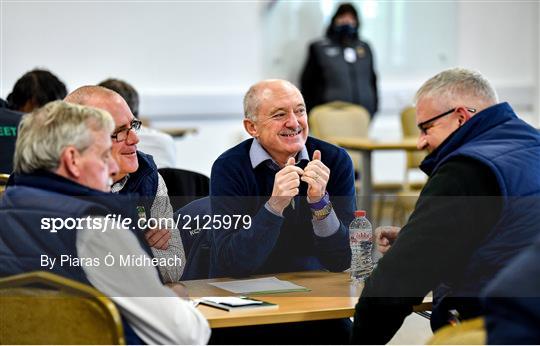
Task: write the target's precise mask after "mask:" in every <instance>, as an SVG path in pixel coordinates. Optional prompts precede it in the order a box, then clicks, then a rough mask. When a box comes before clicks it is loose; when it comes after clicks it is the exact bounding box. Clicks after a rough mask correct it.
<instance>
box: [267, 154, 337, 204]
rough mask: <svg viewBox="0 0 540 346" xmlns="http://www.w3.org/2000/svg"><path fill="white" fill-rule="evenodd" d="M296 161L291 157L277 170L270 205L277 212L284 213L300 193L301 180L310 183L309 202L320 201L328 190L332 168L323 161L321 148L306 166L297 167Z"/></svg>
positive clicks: (308, 190)
mask: <svg viewBox="0 0 540 346" xmlns="http://www.w3.org/2000/svg"><path fill="white" fill-rule="evenodd" d="M295 163H296V162H295V160H294V157H290V158H289V160H288V161H287V164H286V165H285V167H283V168H282V169H281V170H280V171H279V172H277V173H276V176H275V178H274V188H273V190H272V196H271V197H270V199H269V200H268V205H269V206H270V208H271V209H272V210H273V211H275V212H276V213H279V214H283V210H285V208H287V206H288V205H289V204H290V203H291V200H292V199H293V198H294V197H295V196H296V195H298V193H299V192H300V189H299V187H300V181H303V182H306V183H307V184H308V189H307V199H308V202H309V203H316V202H318V201H320V200H321V198H323V196H324V194H325V192H326V184H327V183H328V179H329V178H330V169H329V168H328V167H326V166H325V165H324V163H322V161H321V152H320V151H319V150H315V152H314V153H313V158H312V160H311V161H310V162H309V163H308V164H307V166H306V168H304V169H302V168H300V167H296V166H295Z"/></svg>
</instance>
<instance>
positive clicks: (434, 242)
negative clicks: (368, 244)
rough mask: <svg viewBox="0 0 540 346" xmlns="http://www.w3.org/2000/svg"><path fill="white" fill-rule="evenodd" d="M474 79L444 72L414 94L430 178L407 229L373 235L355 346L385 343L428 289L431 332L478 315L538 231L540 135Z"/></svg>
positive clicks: (465, 73)
mask: <svg viewBox="0 0 540 346" xmlns="http://www.w3.org/2000/svg"><path fill="white" fill-rule="evenodd" d="M498 102H499V101H498V98H497V94H496V93H495V90H494V89H493V88H492V87H491V85H490V84H489V82H488V81H487V80H486V79H485V78H484V77H483V76H481V75H480V74H479V73H477V72H474V71H469V70H465V69H460V68H455V69H450V70H446V71H443V72H441V73H439V74H437V75H436V76H434V77H433V78H431V79H430V80H428V81H427V82H426V83H424V85H423V86H422V87H421V88H420V90H419V91H418V92H417V94H416V112H417V115H416V123H417V125H418V127H419V129H420V131H421V133H420V136H419V138H418V148H419V149H426V150H428V151H429V153H430V154H429V155H428V156H427V157H426V158H425V160H424V161H423V162H422V164H421V166H420V168H421V169H422V170H423V171H424V172H425V173H426V174H427V175H428V176H429V180H428V181H427V183H426V186H425V187H424V189H423V190H422V193H421V194H420V198H419V199H418V202H417V204H416V207H415V210H414V211H413V213H412V215H411V216H410V218H409V220H408V222H407V224H406V225H405V226H404V227H403V228H402V229H401V231H399V233H397V232H393V233H392V232H391V231H390V232H388V233H385V232H384V231H379V230H376V240H377V243H378V244H377V245H378V247H379V249H381V250H383V251H384V253H385V254H384V256H383V257H382V258H381V260H380V261H379V263H378V266H377V268H376V269H375V270H374V271H373V273H372V274H371V276H370V278H368V280H367V281H366V283H365V287H364V289H363V291H362V295H361V297H360V299H359V301H358V304H357V305H356V314H355V319H354V327H353V333H352V340H351V341H352V343H354V344H363V343H368V344H384V343H387V342H388V341H390V339H391V338H392V336H393V335H394V333H395V332H396V331H397V330H398V329H399V327H400V326H401V324H402V322H403V319H404V318H405V317H406V316H407V315H409V314H410V313H411V312H412V309H413V306H414V305H417V304H420V303H421V302H422V300H423V297H424V296H425V295H426V294H427V293H428V292H429V291H433V297H434V299H433V313H432V315H431V327H432V329H434V330H436V329H438V328H440V327H441V326H443V325H445V324H454V323H459V320H462V319H470V318H473V317H476V316H479V315H483V314H484V310H483V308H482V306H481V304H480V300H479V296H480V293H481V291H482V290H483V289H484V287H485V286H486V285H487V284H488V283H489V282H490V280H492V279H493V278H494V277H495V276H496V274H497V273H498V272H499V271H500V270H501V268H504V266H505V265H507V264H508V263H509V262H510V260H511V259H512V258H513V257H515V256H516V255H517V254H518V253H520V252H521V251H522V250H523V249H524V248H526V247H527V246H528V245H529V244H530V243H531V242H532V241H533V240H534V239H535V238H536V236H537V234H538V233H539V228H538V225H539V224H540V213H539V212H538V210H540V209H539V208H540V205H539V203H538V200H539V196H540V134H539V133H538V131H536V130H535V129H534V128H532V127H531V126H529V125H528V124H526V123H525V122H524V121H522V120H521V119H519V118H518V117H517V116H516V114H515V113H514V111H513V109H512V108H511V107H510V105H509V104H508V103H506V102H503V103H498Z"/></svg>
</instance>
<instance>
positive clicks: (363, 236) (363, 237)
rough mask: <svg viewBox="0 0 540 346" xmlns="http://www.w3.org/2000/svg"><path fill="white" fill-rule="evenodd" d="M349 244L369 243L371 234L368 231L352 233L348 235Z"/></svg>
mask: <svg viewBox="0 0 540 346" xmlns="http://www.w3.org/2000/svg"><path fill="white" fill-rule="evenodd" d="M350 240H351V242H361V241H371V232H369V231H360V230H357V231H354V232H351V233H350Z"/></svg>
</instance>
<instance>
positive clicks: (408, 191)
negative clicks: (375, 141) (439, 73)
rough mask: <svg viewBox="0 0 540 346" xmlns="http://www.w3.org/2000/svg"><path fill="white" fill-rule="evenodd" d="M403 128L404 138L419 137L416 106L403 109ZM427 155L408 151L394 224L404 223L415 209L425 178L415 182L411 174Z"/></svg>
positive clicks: (396, 204) (394, 212)
mask: <svg viewBox="0 0 540 346" xmlns="http://www.w3.org/2000/svg"><path fill="white" fill-rule="evenodd" d="M401 129H402V134H403V137H404V138H417V137H418V136H419V135H420V130H419V129H418V128H417V127H416V108H415V107H412V106H409V107H406V108H405V109H403V110H402V111H401ZM425 157H426V153H425V152H423V151H413V152H407V153H406V165H405V175H404V177H403V186H402V188H401V189H400V190H399V191H398V192H397V194H396V201H395V206H394V211H393V216H392V224H393V225H403V224H404V223H405V222H406V220H407V218H408V216H409V214H410V213H411V212H412V211H413V210H414V206H415V204H416V201H417V200H418V196H419V195H420V191H422V188H423V187H424V184H425V180H423V181H414V182H413V181H411V180H410V174H411V172H412V171H414V170H417V169H418V167H419V166H420V163H422V161H423V160H424V158H425Z"/></svg>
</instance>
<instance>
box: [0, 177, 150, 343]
mask: <svg viewBox="0 0 540 346" xmlns="http://www.w3.org/2000/svg"><path fill="white" fill-rule="evenodd" d="M12 183H13V185H12V186H10V187H8V189H6V191H5V194H4V196H3V197H2V200H1V202H0V219H1V220H2V222H1V223H0V259H1V263H2V265H1V266H0V276H9V275H15V274H20V273H24V272H30V271H36V270H50V271H52V272H54V273H55V274H58V275H61V276H64V277H67V278H70V279H73V280H76V281H79V282H82V283H85V284H87V285H92V284H91V283H90V282H89V281H88V279H87V277H86V274H85V273H84V270H83V269H82V267H81V266H76V265H59V263H60V259H61V258H62V256H69V257H70V258H77V257H78V255H77V247H76V235H77V231H76V230H73V229H69V230H68V229H60V230H58V231H57V232H56V233H52V232H50V231H49V230H48V229H47V227H48V226H47V225H51V224H52V222H51V221H48V222H47V221H44V220H45V219H46V218H49V219H50V218H60V219H62V220H66V219H68V218H85V217H86V216H88V215H102V216H104V215H107V214H116V215H123V216H124V217H131V218H132V220H135V218H136V217H137V216H136V214H132V213H131V211H133V210H135V200H134V199H133V198H131V197H130V196H114V195H111V194H109V193H104V192H100V191H97V190H93V189H90V188H88V187H85V186H82V185H80V184H77V183H75V182H72V181H70V180H67V179H65V178H63V177H61V176H59V175H56V174H53V173H50V172H47V171H39V172H35V173H33V174H17V175H15V176H13V180H12ZM49 229H50V228H49ZM134 234H135V235H136V236H137V238H138V239H139V243H140V244H141V246H142V247H143V248H144V249H145V250H146V251H147V252H148V254H149V255H150V256H151V252H150V249H149V247H148V245H147V244H146V242H145V241H144V240H143V238H142V234H143V233H142V232H138V231H137V230H134ZM42 255H47V256H48V257H49V258H56V265H55V266H54V267H53V268H52V269H50V268H47V267H42V266H41V256H42ZM123 322H124V329H125V335H126V341H127V342H128V343H130V344H139V343H142V341H141V340H140V338H139V337H138V336H137V335H136V334H135V333H134V332H133V330H132V329H131V327H130V326H129V325H128V324H127V323H125V320H124V321H123Z"/></svg>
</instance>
